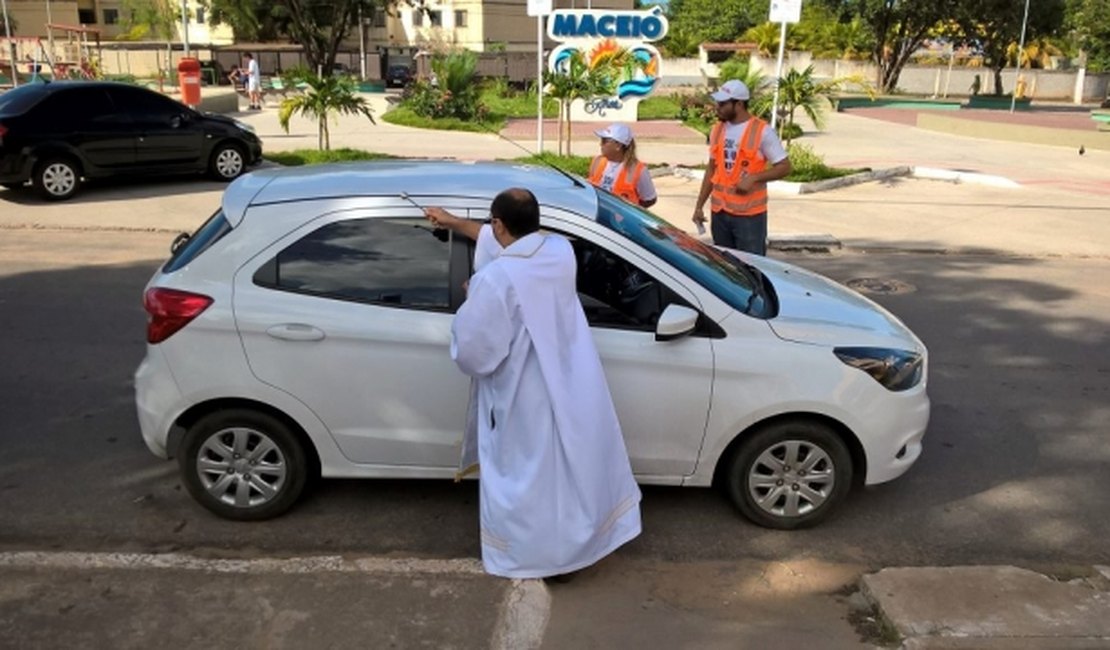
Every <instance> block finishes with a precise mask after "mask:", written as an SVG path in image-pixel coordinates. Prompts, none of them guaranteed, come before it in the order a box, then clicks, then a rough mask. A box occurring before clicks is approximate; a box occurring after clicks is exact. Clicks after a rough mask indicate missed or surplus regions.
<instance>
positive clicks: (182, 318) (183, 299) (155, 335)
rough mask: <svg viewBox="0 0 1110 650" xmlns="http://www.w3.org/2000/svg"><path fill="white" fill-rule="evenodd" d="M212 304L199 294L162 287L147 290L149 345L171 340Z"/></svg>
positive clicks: (145, 304) (145, 305) (147, 338)
mask: <svg viewBox="0 0 1110 650" xmlns="http://www.w3.org/2000/svg"><path fill="white" fill-rule="evenodd" d="M211 304H212V299H211V298H209V297H208V296H205V295H201V294H199V293H189V292H188V291H178V290H176V289H163V288H160V287H154V288H152V289H147V292H146V293H145V294H143V308H144V309H146V313H147V314H149V316H148V318H147V322H146V341H147V343H161V342H162V341H165V340H166V339H168V338H170V337H171V336H173V335H174V334H175V333H176V332H177V331H178V330H179V329H181V328H182V327H185V326H186V325H188V324H189V322H190V321H191V320H193V319H194V318H196V317H197V316H199V315H200V314H201V312H203V311H204V310H205V309H208V306H209V305H211Z"/></svg>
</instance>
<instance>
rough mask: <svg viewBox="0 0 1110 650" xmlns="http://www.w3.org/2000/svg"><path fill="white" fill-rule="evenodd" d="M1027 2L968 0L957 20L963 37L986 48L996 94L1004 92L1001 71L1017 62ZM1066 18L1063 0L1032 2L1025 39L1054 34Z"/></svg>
mask: <svg viewBox="0 0 1110 650" xmlns="http://www.w3.org/2000/svg"><path fill="white" fill-rule="evenodd" d="M1024 14H1025V4H1024V3H1022V2H1014V1H1013V0H965V2H963V3H961V4H960V10H959V13H958V14H956V22H957V23H958V24H959V26H960V29H961V30H962V32H963V37H964V38H965V39H967V40H969V41H975V42H977V43H978V44H979V46H980V47H981V48H982V50H983V59H984V63H985V65H986V67H987V68H989V69H990V70H991V71H992V72H994V94H995V95H1001V94H1002V71H1003V70H1004V69H1006V68H1007V67H1010V66H1013V65H1016V64H1017V63H1018V61H1017V46H1018V42H1019V40H1020V38H1021V26H1022V21H1023V20H1024ZM1063 22H1064V0H1037V2H1030V4H1029V20H1028V22H1027V27H1026V32H1025V41H1026V43H1027V44H1028V43H1031V42H1033V41H1035V40H1036V39H1038V38H1040V37H1042V36H1050V35H1052V34H1055V33H1056V32H1057V31H1058V30H1059V29H1060V27H1061V26H1062V25H1063Z"/></svg>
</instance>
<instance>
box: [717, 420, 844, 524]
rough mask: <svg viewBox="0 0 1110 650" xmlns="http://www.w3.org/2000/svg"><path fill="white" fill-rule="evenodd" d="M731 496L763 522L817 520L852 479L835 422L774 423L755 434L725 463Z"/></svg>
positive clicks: (839, 498) (831, 507) (750, 515)
mask: <svg viewBox="0 0 1110 650" xmlns="http://www.w3.org/2000/svg"><path fill="white" fill-rule="evenodd" d="M725 472H726V473H725V476H724V478H725V487H726V489H727V491H728V495H729V497H730V498H731V499H732V501H733V503H735V504H736V507H737V508H739V509H740V512H742V513H743V514H744V516H745V517H747V518H748V519H750V520H751V521H753V522H754V523H756V524H759V525H760V526H764V527H767V528H777V529H783V530H789V529H794V528H804V527H806V526H812V525H814V524H816V523H818V522H820V521H821V520H822V519H824V518H825V517H827V516H828V515H829V513H831V512H832V511H833V510H834V509H835V508H836V506H837V504H839V503H840V502H841V501H842V500H844V497H845V496H847V494H848V490H849V488H850V487H851V483H852V458H851V455H850V454H849V453H848V448H847V446H846V445H845V444H844V441H843V440H842V439H841V438H840V436H839V435H837V433H836V432H834V431H833V430H832V429H831V428H829V427H827V426H825V425H823V424H821V423H819V422H814V421H806V420H797V421H781V422H776V423H773V424H771V425H769V426H767V427H764V428H763V429H760V430H759V431H757V432H755V433H753V434H752V435H750V436H749V437H748V438H747V439H746V440H744V442H743V443H742V444H741V445H740V446H739V448H737V449H736V452H735V453H734V454H733V456H732V458H731V459H730V461H729V463H728V465H727V466H726V468H725Z"/></svg>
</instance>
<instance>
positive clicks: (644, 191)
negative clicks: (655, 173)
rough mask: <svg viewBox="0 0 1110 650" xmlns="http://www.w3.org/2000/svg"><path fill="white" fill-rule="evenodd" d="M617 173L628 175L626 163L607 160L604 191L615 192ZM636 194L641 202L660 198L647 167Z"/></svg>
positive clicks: (603, 175) (602, 183)
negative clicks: (625, 169)
mask: <svg viewBox="0 0 1110 650" xmlns="http://www.w3.org/2000/svg"><path fill="white" fill-rule="evenodd" d="M733 157H735V154H733ZM617 172H620V173H622V174H623V173H626V172H625V171H624V163H615V162H613V161H611V160H606V161H605V171H604V172H602V174H601V188H602V189H604V190H608V191H610V192H612V191H613V185H614V184H615V183H616V182H617ZM636 193H637V194H639V195H640V200H641V201H651V200H653V199H656V198H658V194H656V192H655V183H652V182H651V173H650V172H649V170H648V169H647V168H646V167H645V168H644V173H642V174H640V178H639V179H637V180H636Z"/></svg>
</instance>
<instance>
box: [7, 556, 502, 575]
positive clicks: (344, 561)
mask: <svg viewBox="0 0 1110 650" xmlns="http://www.w3.org/2000/svg"><path fill="white" fill-rule="evenodd" d="M0 567H19V568H51V569H180V570H186V571H209V572H213V573H289V574H296V573H322V572H333V573H382V574H392V575H410V574H411V575H416V574H423V575H429V574H430V575H436V574H439V575H445V574H455V575H484V574H485V572H484V571H483V570H482V565H481V563H480V562H478V561H477V560H470V559H455V560H430V559H419V558H382V557H365V558H345V557H342V556H339V555H321V556H310V557H296V558H257V559H251V560H229V559H212V558H203V557H197V556H194V555H185V554H181V553H77V552H41V551H19V552H12V553H0Z"/></svg>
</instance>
